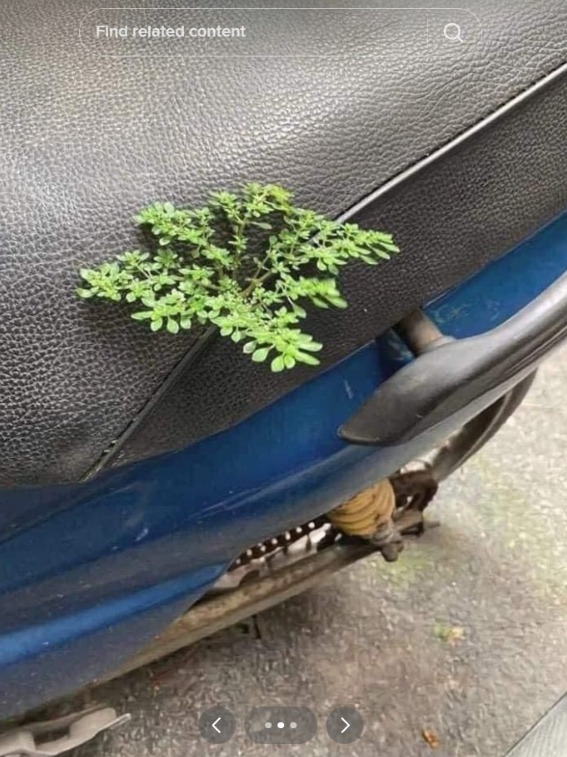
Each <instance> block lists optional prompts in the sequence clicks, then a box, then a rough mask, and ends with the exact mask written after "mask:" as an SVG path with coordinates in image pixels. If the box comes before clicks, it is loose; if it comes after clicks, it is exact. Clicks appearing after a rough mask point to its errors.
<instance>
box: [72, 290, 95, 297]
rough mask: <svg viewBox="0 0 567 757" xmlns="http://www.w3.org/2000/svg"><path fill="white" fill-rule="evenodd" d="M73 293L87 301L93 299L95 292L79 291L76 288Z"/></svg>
mask: <svg viewBox="0 0 567 757" xmlns="http://www.w3.org/2000/svg"><path fill="white" fill-rule="evenodd" d="M75 291H76V292H77V294H78V295H79V297H82V298H83V299H84V300H88V299H90V298H91V297H94V295H95V292H94V290H93V289H79V288H77V289H76V290H75Z"/></svg>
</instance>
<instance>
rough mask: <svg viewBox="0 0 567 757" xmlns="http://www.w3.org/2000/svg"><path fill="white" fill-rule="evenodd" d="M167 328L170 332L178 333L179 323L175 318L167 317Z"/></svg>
mask: <svg viewBox="0 0 567 757" xmlns="http://www.w3.org/2000/svg"><path fill="white" fill-rule="evenodd" d="M167 330H168V331H169V333H170V334H178V333H179V324H178V323H177V321H176V320H174V319H173V318H168V319H167Z"/></svg>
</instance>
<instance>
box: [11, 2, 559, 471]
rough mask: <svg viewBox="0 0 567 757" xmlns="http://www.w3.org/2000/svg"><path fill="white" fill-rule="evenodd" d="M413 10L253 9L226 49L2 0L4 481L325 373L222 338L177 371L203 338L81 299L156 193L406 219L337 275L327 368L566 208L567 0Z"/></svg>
mask: <svg viewBox="0 0 567 757" xmlns="http://www.w3.org/2000/svg"><path fill="white" fill-rule="evenodd" d="M148 5H149V4H148ZM200 5H201V6H202V5H204V3H200ZM209 5H211V6H213V5H214V3H209ZM258 5H260V3H258ZM261 5H262V6H263V7H266V5H268V3H267V2H266V0H263V2H262V3H261ZM273 5H274V6H277V5H278V4H277V3H273ZM347 5H352V6H353V8H354V7H356V6H357V5H359V4H358V3H345V2H342V3H341V6H343V7H344V6H347ZM374 5H375V6H376V8H377V9H378V10H379V9H380V8H381V5H382V4H380V3H374ZM413 5H414V6H415V5H418V6H420V7H423V9H425V10H424V11H423V12H420V11H419V10H415V11H412V12H409V11H406V12H400V11H394V10H379V16H372V17H371V16H368V17H367V18H366V17H362V16H361V15H360V14H361V12H360V11H354V10H353V11H352V12H351V13H350V14H349V13H346V12H345V11H342V16H341V17H340V19H339V18H338V17H337V15H336V14H335V15H333V13H328V12H325V11H321V12H320V15H317V14H315V13H313V12H311V13H309V14H305V13H302V11H300V10H297V9H288V10H285V11H281V10H280V11H277V12H276V11H274V13H273V14H272V15H270V13H269V12H268V11H262V12H261V13H260V12H258V13H259V16H258V18H257V19H254V21H253V23H252V21H250V17H249V16H248V17H246V24H247V25H248V26H249V27H250V29H251V34H252V31H254V35H252V36H251V38H250V40H249V42H247V43H246V44H247V45H249V46H248V47H246V48H242V51H243V52H242V53H239V54H238V55H237V56H235V55H232V56H230V57H222V56H220V55H209V56H204V55H188V54H184V53H181V52H180V51H179V49H176V50H175V54H172V55H165V54H163V55H162V54H155V47H154V48H153V52H152V51H150V50H149V49H148V51H147V52H144V51H141V50H140V48H139V47H128V45H126V46H124V48H119V47H117V45H118V42H117V41H116V40H115V41H114V42H105V43H104V44H101V45H100V46H98V47H97V45H98V43H97V42H95V41H93V38H92V19H93V18H94V19H95V20H98V17H97V16H96V14H94V15H93V14H91V16H90V17H87V20H86V21H85V16H86V14H87V13H88V12H89V11H94V10H95V8H96V5H95V4H92V5H91V6H89V5H88V4H86V3H75V2H72V0H50V1H49V2H43V0H22V1H21V2H18V3H12V2H8V0H1V3H0V9H1V14H2V16H1V17H2V47H1V49H0V154H1V180H0V309H1V311H2V312H1V313H0V340H1V341H0V344H1V360H0V483H1V484H3V485H6V486H10V485H16V484H28V483H46V482H55V481H73V480H78V479H80V478H82V477H84V476H87V475H89V472H92V471H93V470H94V469H97V467H100V462H101V460H103V461H104V462H103V466H111V465H119V464H122V463H125V462H128V461H131V460H135V459H139V458H143V457H145V456H148V455H152V454H155V453H157V452H161V451H164V450H169V449H175V448H179V447H182V446H184V445H186V444H189V443H191V442H192V441H195V440H197V439H199V438H202V437H204V436H206V435H208V434H211V433H213V432H216V431H219V430H221V429H223V428H226V427H227V426H229V425H231V424H233V423H236V422H238V421H239V420H241V419H242V418H245V417H246V416H248V415H250V414H251V413H253V412H255V411H256V410H258V409H259V408H261V407H262V406H265V405H267V404H268V403H270V402H273V401H274V400H276V399H277V398H278V397H280V396H281V395H282V394H284V393H285V392H287V391H289V390H290V389H292V388H293V387H294V386H297V385H298V384H300V383H301V382H303V381H306V380H308V379H309V378H310V377H311V376H313V375H314V369H312V368H311V369H308V368H306V369H305V370H304V369H301V370H294V371H291V372H289V373H286V374H284V375H282V374H277V375H276V374H271V373H270V372H269V370H268V368H267V367H264V366H257V365H255V364H253V363H251V362H250V361H249V359H248V358H246V357H244V356H242V354H241V352H240V350H239V349H238V348H237V347H235V346H234V345H233V344H232V343H231V342H229V341H226V340H220V341H216V342H215V343H213V344H212V346H211V347H210V349H208V350H206V351H205V352H204V353H202V354H201V356H200V357H199V360H198V361H197V362H194V363H192V364H191V365H190V366H188V367H186V368H185V369H181V370H178V371H177V372H176V373H175V374H172V371H173V369H174V368H175V366H177V365H178V364H179V361H180V360H182V359H183V357H184V355H186V353H187V351H188V349H189V348H190V347H191V344H192V342H193V341H194V339H195V336H194V334H191V333H189V334H185V335H183V336H171V335H167V334H160V335H157V336H156V335H153V334H151V333H149V331H147V330H146V328H145V327H144V326H143V325H139V324H136V323H134V322H133V321H131V319H130V318H129V316H128V314H127V313H126V312H122V311H120V310H119V309H117V308H115V307H112V306H109V307H105V306H104V305H101V306H100V307H90V306H86V305H85V304H84V303H82V302H80V301H78V300H77V298H76V297H75V295H74V287H75V285H76V283H77V279H76V276H77V273H76V272H77V269H78V268H79V267H80V266H82V265H93V264H95V263H98V262H100V261H102V260H104V259H106V258H109V257H112V256H114V255H115V254H116V253H118V252H120V251H122V250H124V249H129V248H132V247H133V246H136V245H137V242H138V240H137V237H136V230H135V228H134V226H133V225H132V223H131V218H132V216H133V214H134V213H135V212H136V211H138V210H139V209H140V208H141V207H144V206H145V205H147V204H149V203H150V202H152V201H155V200H166V199H169V200H172V201H174V202H177V203H179V204H193V203H198V202H200V201H202V200H203V199H204V197H205V195H206V194H207V192H208V191H209V190H211V189H219V188H230V187H234V186H237V185H238V184H240V183H242V182H244V181H248V180H257V181H266V182H277V183H281V184H284V185H286V186H288V187H289V188H291V189H293V190H294V191H295V192H296V195H297V199H298V201H299V202H300V203H302V204H304V205H311V206H313V207H315V208H317V209H319V210H321V211H324V212H326V213H328V214H330V215H331V216H340V215H341V214H347V215H350V216H352V217H353V218H355V219H356V220H357V221H358V222H360V223H362V224H364V225H367V226H372V227H376V228H385V229H387V230H389V231H392V232H394V233H395V235H396V237H397V239H398V242H399V244H400V245H401V247H402V250H403V252H402V255H400V256H399V257H398V258H397V259H396V260H395V262H392V263H390V264H388V265H386V266H377V267H376V268H373V269H371V270H369V269H367V268H359V267H357V266H353V267H352V268H349V269H348V270H346V271H345V273H344V275H343V276H342V279H341V281H342V285H343V287H344V289H345V292H346V294H347V296H348V299H349V302H350V307H349V309H348V310H347V311H345V312H334V313H333V312H326V311H325V312H320V313H319V312H318V313H316V314H314V316H313V317H312V319H311V322H310V324H309V328H310V330H311V331H312V333H314V334H315V335H316V336H317V337H319V338H321V340H322V341H323V342H324V344H325V346H326V350H325V353H324V356H323V357H324V360H323V364H322V366H321V370H322V369H324V368H325V367H326V366H328V365H330V364H332V363H334V362H336V361H337V360H338V359H340V358H342V357H344V356H345V355H347V354H349V353H350V352H352V351H353V350H354V349H356V348H357V347H359V346H360V345H361V344H364V343H365V342H367V341H369V340H370V339H371V338H372V337H373V336H374V335H376V334H378V333H380V332H382V331H384V330H385V329H386V328H388V327H389V326H390V325H391V324H392V323H394V322H395V321H396V320H398V319H399V318H400V317H401V316H402V315H403V314H405V313H406V312H407V311H408V310H410V309H412V308H413V307H415V306H416V305H418V304H420V303H422V302H423V301H425V300H427V299H429V298H431V297H432V296H434V295H436V294H438V293H440V292H441V291H443V290H444V289H446V288H447V287H449V286H451V285H453V284H454V283H456V282H457V281H459V280H460V279H462V278H463V277H465V276H468V275H470V274H471V273H473V272H474V271H476V270H478V269H480V268H481V267H482V266H483V265H485V264H486V263H487V262H489V261H490V260H492V259H494V258H496V257H498V256H500V255H502V254H503V253H505V252H506V251H507V250H509V249H510V248H511V247H512V246H513V245H515V244H516V243H517V242H519V241H520V240H522V239H523V238H525V237H526V236H527V235H528V234H530V233H532V232H533V231H534V230H535V229H537V228H539V227H541V226H542V225H543V224H545V223H547V222H548V221H549V220H550V219H551V218H552V217H553V216H555V215H556V214H557V213H558V212H560V211H561V210H563V209H564V208H565V207H566V206H567V150H565V144H566V141H567V140H566V138H567V126H566V124H567V80H566V79H565V78H564V77H563V75H562V73H563V72H562V69H561V66H562V65H563V64H564V62H565V60H566V59H567V53H566V52H565V44H564V43H565V39H566V37H567V6H566V5H565V3H564V0H538V2H537V3H534V2H533V1H532V0H501V2H498V3H495V2H488V1H487V0H483V1H482V2H473V3H471V4H470V5H469V6H468V9H469V10H470V11H471V12H472V13H474V14H475V15H476V18H477V19H478V20H475V18H474V16H472V15H470V14H467V15H466V16H463V15H461V16H459V21H460V22H461V24H462V27H463V33H464V37H465V38H464V43H463V44H461V43H450V42H448V41H447V40H444V39H443V28H444V26H443V24H444V23H445V22H450V21H451V20H452V17H451V16H450V14H449V15H447V16H445V15H443V16H442V17H441V16H439V12H433V11H427V4H423V3H421V2H417V3H413ZM377 12H378V11H377ZM161 13H162V14H163V16H162V23H169V22H171V25H176V24H177V25H178V24H179V23H180V19H179V16H176V15H175V13H178V12H175V11H166V10H163V11H162V12H161ZM168 13H169V14H174V15H172V16H171V17H168ZM242 13H244V12H242ZM368 13H369V14H371V13H372V11H368ZM420 13H421V15H419V14H420ZM459 13H461V14H462V13H463V12H459ZM378 17H379V19H380V20H379V21H378V20H377V19H378ZM211 18H212V16H211ZM242 18H244V16H243V17H242ZM104 20H105V19H101V23H102V21H104ZM106 20H108V19H106ZM220 21H222V19H220ZM339 21H340V23H339ZM148 23H149V22H148ZM243 23H244V22H243ZM81 24H82V25H81ZM227 25H230V26H233V25H236V22H235V21H231V22H230V23H228V22H227ZM89 30H90V31H89ZM79 31H81V35H82V36H80V34H79ZM89 35H90V36H89ZM467 35H468V38H467ZM266 40H268V41H269V45H267V46H266V44H264V43H265V41H266ZM235 44H236V43H235ZM516 99H517V100H518V101H517V102H516ZM512 105H514V106H515V107H511V106H512ZM475 127H476V128H475ZM134 419H135V420H136V424H135V425H134V426H131V422H132V421H133V420H134ZM128 427H130V428H131V429H132V428H133V429H134V431H133V432H129V433H126V434H124V432H125V431H126V429H127V428H128ZM115 442H116V443H115ZM112 444H114V446H113V448H112V452H111V453H110V454H107V455H106V456H104V457H103V455H104V452H105V450H108V448H109V445H112Z"/></svg>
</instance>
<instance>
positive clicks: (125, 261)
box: [77, 183, 399, 372]
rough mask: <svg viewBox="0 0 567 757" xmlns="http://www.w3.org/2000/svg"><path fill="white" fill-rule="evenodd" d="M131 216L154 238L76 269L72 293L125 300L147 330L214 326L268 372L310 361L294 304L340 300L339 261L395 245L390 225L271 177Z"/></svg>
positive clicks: (313, 360)
mask: <svg viewBox="0 0 567 757" xmlns="http://www.w3.org/2000/svg"><path fill="white" fill-rule="evenodd" d="M136 221H137V222H138V224H140V225H141V226H143V227H147V229H148V230H149V232H150V240H151V239H153V240H154V243H150V244H149V245H148V248H147V249H146V250H134V251H131V252H125V253H123V254H122V255H119V256H118V257H117V258H116V260H114V261H112V262H106V263H103V264H102V265H100V266H99V267H97V268H94V269H82V270H81V272H80V275H81V277H82V279H83V282H84V283H83V285H82V286H81V287H80V288H79V289H78V290H77V293H78V295H79V296H80V297H84V298H92V297H100V298H103V299H107V300H111V301H114V302H120V301H121V300H125V301H126V302H128V303H131V304H132V305H133V306H134V310H133V312H132V318H134V319H135V320H138V321H147V322H148V323H149V326H150V328H151V329H152V331H159V330H160V329H167V331H169V332H170V333H172V334H177V333H178V332H179V331H180V329H190V328H191V327H192V325H193V324H200V325H201V326H216V327H217V328H218V329H219V330H220V334H221V336H223V337H230V338H231V339H232V341H233V342H242V343H243V348H242V349H243V352H244V353H245V354H247V355H250V356H251V358H252V360H254V361H255V362H258V363H261V362H264V361H265V360H268V359H270V365H271V369H272V371H276V372H277V371H283V370H285V369H290V368H293V367H294V366H295V365H296V364H297V363H306V364H307V365H317V364H318V363H319V360H318V359H317V357H316V356H315V354H314V353H316V352H318V351H319V350H320V349H321V348H322V345H321V344H320V343H319V342H316V341H315V340H314V339H313V337H312V336H311V335H309V334H307V333H305V332H303V331H302V330H301V328H300V322H301V321H302V320H303V319H304V318H305V317H306V315H307V313H306V311H305V309H304V307H303V306H304V305H305V304H306V303H311V304H313V305H315V306H316V307H320V308H328V307H330V306H332V307H337V308H345V307H347V302H346V300H345V298H344V297H343V295H342V294H341V292H340V290H339V288H338V284H337V276H338V274H339V271H340V268H341V267H342V266H344V265H346V263H348V262H349V261H351V260H360V261H362V262H363V263H367V264H368V265H375V264H376V263H378V261H380V260H388V259H389V258H390V256H391V254H392V253H396V252H398V251H399V250H398V247H397V246H396V245H395V244H394V240H393V238H392V236H391V235H390V234H385V233H384V232H381V231H370V230H366V229H361V228H360V227H359V226H358V225H357V224H355V223H338V222H336V221H333V220H331V219H329V218H326V217H325V216H323V215H321V214H320V213H317V212H315V211H313V210H306V209H303V208H299V207H296V206H295V205H294V204H293V195H292V193H291V192H290V191H289V190H287V189H284V188H283V187H280V186H276V185H272V184H269V185H266V186H264V185H260V184H255V183H251V184H246V185H245V186H244V187H243V188H242V190H241V191H240V192H239V193H233V192H215V193H214V194H212V195H211V197H210V199H209V202H208V203H207V205H206V206H205V207H203V208H199V209H197V210H193V209H183V208H176V207H174V205H172V204H171V203H170V202H163V203H158V202H156V203H154V204H153V205H151V206H150V207H148V208H146V209H145V210H143V211H142V212H141V213H140V214H139V215H138V216H137V217H136Z"/></svg>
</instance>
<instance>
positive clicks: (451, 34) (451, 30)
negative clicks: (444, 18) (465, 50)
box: [443, 24, 465, 42]
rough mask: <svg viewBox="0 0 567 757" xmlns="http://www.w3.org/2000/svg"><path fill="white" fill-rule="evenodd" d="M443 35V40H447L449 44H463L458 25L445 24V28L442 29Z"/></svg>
mask: <svg viewBox="0 0 567 757" xmlns="http://www.w3.org/2000/svg"><path fill="white" fill-rule="evenodd" d="M443 34H444V35H445V39H448V40H449V42H464V41H465V40H464V39H463V36H462V33H461V27H460V26H459V24H447V26H446V27H445V28H444V29H443Z"/></svg>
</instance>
